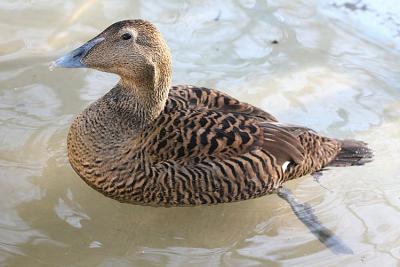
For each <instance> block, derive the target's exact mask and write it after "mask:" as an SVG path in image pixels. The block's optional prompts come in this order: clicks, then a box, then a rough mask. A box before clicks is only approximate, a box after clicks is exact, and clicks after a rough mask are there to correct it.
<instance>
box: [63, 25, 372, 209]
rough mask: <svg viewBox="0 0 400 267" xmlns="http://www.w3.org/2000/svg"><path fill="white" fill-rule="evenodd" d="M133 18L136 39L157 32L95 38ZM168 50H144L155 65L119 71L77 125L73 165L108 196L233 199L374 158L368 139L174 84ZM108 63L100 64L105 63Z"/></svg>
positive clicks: (155, 200)
mask: <svg viewBox="0 0 400 267" xmlns="http://www.w3.org/2000/svg"><path fill="white" fill-rule="evenodd" d="M143 25H144V26H143ZM128 26H129V27H133V29H135V30H136V31H137V34H138V36H139V37H140V34H141V33H142V32H145V33H146V30H148V29H150V31H151V34H150V35H153V37H154V35H155V34H158V33H157V32H156V33H154V31H155V29H154V27H153V26H152V25H151V24H149V23H148V22H143V21H124V22H119V24H118V23H117V24H114V25H112V26H111V27H110V28H109V29H107V30H105V31H104V32H103V33H102V34H101V35H99V36H100V37H99V36H98V37H96V39H93V40H92V41H90V42H103V40H104V39H106V40H107V38H111V37H110V36H114V35H118V34H121V29H120V28H123V29H124V31H126V29H127V27H128ZM142 27H143V28H142ZM143 29H144V30H143ZM109 31H111V32H112V35H111V34H110V33H108V32H109ZM115 32H117V34H116V33H115ZM125 37H126V36H125ZM139 37H137V38H138V39H137V40H136V42H137V43H138V44H140V39H139ZM145 37H146V38H149V37H148V36H145ZM153 37H151V38H153ZM99 38H100V39H102V40H100V41H98V39H99ZM151 38H150V39H151ZM154 38H155V37H154ZM157 38H160V37H159V36H157ZM145 40H146V41H148V39H145ZM157 41H159V40H157ZM90 42H89V43H90ZM141 42H142V43H143V41H141ZM156 45H158V43H157V44H153V43H152V44H151V45H147V46H146V49H147V48H148V47H151V48H154V47H156ZM93 46H94V48H96V49H92V48H93ZM93 46H91V47H90V48H89V49H88V50H87V51H85V53H81V54H83V57H84V60H85V64H87V65H89V64H92V65H93V64H94V63H93V62H94V59H93V57H94V56H93V55H95V54H96V53H99V51H105V49H106V48H107V47H103V48H102V47H101V43H100V45H99V46H100V48H97V46H95V45H93ZM134 49H136V48H134ZM141 49H142V48H141ZM92 50H94V51H92ZM96 51H97V52H96ZM140 51H143V50H140ZM163 52H165V47H164V46H161V48H160V47H159V48H157V49H156V54H157V53H159V54H158V55H157V56H158V57H161V59H158V58H157V57H155V58H151V59H149V60H147V59H148V58H147V57H146V58H145V60H143V61H145V65H146V64H154V66H152V67H151V68H149V69H150V70H149V69H146V70H145V71H144V72H143V71H141V72H140V75H139V74H138V73H139V72H138V73H133V74H132V75H131V76H132V77H128V75H126V73H127V72H126V71H123V70H118V71H113V72H115V73H118V74H120V75H121V77H122V79H121V81H120V82H119V83H118V85H116V86H115V87H114V88H113V89H112V90H111V91H110V92H108V93H107V94H106V95H104V96H103V97H102V98H100V99H99V100H97V101H96V102H95V103H93V104H91V105H90V106H89V107H88V108H87V109H85V110H84V111H83V112H82V113H81V114H79V115H78V116H77V117H76V119H75V120H74V122H73V123H72V126H71V129H70V132H69V135H68V155H69V159H70V162H71V165H72V166H73V168H74V170H75V171H76V172H77V173H78V174H79V175H80V176H81V177H82V178H83V180H84V181H85V182H86V183H88V184H89V185H90V186H92V187H93V188H94V189H96V190H98V191H99V192H101V193H103V194H104V195H106V196H108V197H111V198H113V199H116V200H118V201H121V202H128V203H134V204H143V205H154V206H184V205H186V206H187V205H200V204H217V203H224V202H233V201H239V200H245V199H249V198H255V197H259V196H262V195H265V194H267V193H271V192H273V191H274V190H275V189H277V188H278V187H280V186H281V185H282V183H284V182H285V181H287V180H290V179H294V178H298V177H300V176H303V175H305V174H308V173H313V172H315V171H318V170H320V169H322V168H323V167H324V166H326V165H328V164H334V165H335V164H338V165H343V166H345V165H357V164H362V163H364V162H365V161H367V160H368V159H369V158H370V157H371V154H370V151H369V150H368V149H367V148H366V147H365V144H364V143H362V142H357V141H339V140H335V139H330V138H326V137H322V136H320V135H318V134H316V133H315V132H313V131H311V130H310V129H308V128H303V127H298V126H292V125H284V124H281V123H278V122H277V120H276V119H275V118H274V117H273V116H271V115H270V114H268V113H266V112H264V111H262V110H261V109H258V108H256V107H254V106H252V105H250V104H246V103H242V102H240V101H238V100H236V99H234V98H232V97H230V96H227V95H225V94H223V93H221V92H219V91H217V90H213V89H206V88H199V87H194V86H175V87H172V88H170V74H169V73H168V71H169V66H168V67H165V66H164V65H165V64H167V63H166V62H169V57H168V58H167V59H165V58H164V59H163V58H162V57H163V55H162V53H163ZM136 53H137V52H136ZM143 53H148V52H143ZM75 54H76V53H75ZM88 54H89V56H88ZM160 55H161V56H160ZM79 56H81V55H79ZM135 56H136V55H135ZM151 56H152V55H151ZM81 60H82V59H81ZM136 60H137V59H136ZM140 60H142V59H141V58H140ZM149 62H150V63H149ZM154 62H155V63H154ZM160 62H161V63H160ZM62 64H65V63H64V62H63V63H62ZM74 64H75V63H74ZM96 64H97V63H96ZM102 64H103V65H100V67H99V64H97V65H95V66H94V67H95V68H98V69H101V70H106V71H107V70H108V69H105V67H104V63H102ZM133 64H134V63H133ZM160 66H161V67H160ZM140 67H142V65H140V66H139V67H138V66H137V65H136V66H135V68H140ZM149 72H150V74H149ZM138 77H139V78H138ZM146 79H148V80H146Z"/></svg>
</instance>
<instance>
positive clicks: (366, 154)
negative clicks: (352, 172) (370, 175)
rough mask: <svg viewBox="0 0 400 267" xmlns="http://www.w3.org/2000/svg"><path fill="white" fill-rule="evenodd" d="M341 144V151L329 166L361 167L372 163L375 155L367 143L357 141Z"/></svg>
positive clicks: (344, 141)
mask: <svg viewBox="0 0 400 267" xmlns="http://www.w3.org/2000/svg"><path fill="white" fill-rule="evenodd" d="M340 143H341V150H340V152H339V153H338V154H337V156H336V157H335V159H334V160H332V161H331V162H330V163H329V164H328V165H329V166H334V167H346V166H359V165H364V164H365V163H368V162H371V161H372V158H373V153H372V150H371V149H369V148H368V146H367V143H364V142H362V141H356V140H340Z"/></svg>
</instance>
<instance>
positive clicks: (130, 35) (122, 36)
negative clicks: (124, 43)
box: [121, 33, 132, 40]
mask: <svg viewBox="0 0 400 267" xmlns="http://www.w3.org/2000/svg"><path fill="white" fill-rule="evenodd" d="M121 38H122V39H123V40H129V39H131V38H132V34H130V33H124V34H123V35H121Z"/></svg>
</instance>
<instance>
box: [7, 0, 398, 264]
mask: <svg viewBox="0 0 400 267" xmlns="http://www.w3.org/2000/svg"><path fill="white" fill-rule="evenodd" d="M355 2H360V1H348V2H345V1H339V0H337V1H328V0H327V1H322V0H321V1H316V0H314V1H306V0H296V1H283V0H282V1H272V0H271V1H268V2H266V1H257V2H256V1H223V2H222V1H211V0H210V1H191V2H189V1H184V2H182V1H144V0H143V1H130V2H129V3H128V2H125V1H100V0H99V1H96V0H90V1H78V0H74V1H11V0H9V1H7V0H4V1H1V2H0V32H1V33H2V34H1V35H0V174H1V175H0V265H1V266H101V267H105V266H170V267H177V266H375V265H377V264H379V265H380V266H397V265H398V263H399V261H400V238H399V236H400V235H399V234H400V231H399V228H398V223H399V221H400V199H399V197H400V182H399V180H400V172H399V171H400V167H399V164H398V159H399V156H400V152H399V151H400V126H399V123H400V68H399V63H398V62H400V51H399V50H400V49H399V45H398V44H399V43H400V42H399V40H400V38H399V36H398V35H396V33H395V32H396V30H397V29H398V26H397V29H396V28H394V26H393V25H397V24H396V23H397V21H399V18H396V17H393V16H395V14H396V11H395V10H394V7H395V6H396V5H389V4H382V5H381V6H379V5H377V4H376V2H375V1H367V0H364V1H361V3H359V4H358V7H360V6H361V7H362V5H363V4H365V5H367V8H366V9H363V8H352V7H354V4H353V6H352V5H351V3H355ZM372 2H374V3H375V4H373V5H372V4H371V3H372ZM392 2H393V3H395V2H396V1H392ZM349 3H350V4H349ZM382 3H390V2H389V1H382ZM381 13H382V14H383V15H381V16H379V14H381ZM376 14H378V15H376ZM397 14H398V13H397ZM385 16H386V17H390V18H392V19H387V20H385V19H384V18H385ZM138 17H141V18H146V19H149V20H151V21H153V22H155V23H156V24H157V26H158V27H159V28H160V29H161V31H162V32H163V34H164V36H165V38H166V39H167V41H168V43H169V45H170V47H171V50H172V52H173V55H174V56H173V61H174V83H175V84H181V83H189V84H196V85H201V86H209V87H216V88H220V89H221V90H223V91H225V92H227V93H229V94H231V95H234V96H235V97H237V98H240V99H242V100H243V101H246V102H250V103H252V104H254V105H256V106H259V107H262V108H264V109H266V110H268V111H270V112H271V113H272V114H274V115H276V116H277V117H278V118H280V119H281V120H282V121H284V122H290V123H297V124H303V125H306V126H309V127H311V128H314V129H315V130H318V131H320V132H321V133H324V134H327V135H330V136H336V137H341V138H345V137H346V138H354V137H357V138H359V139H362V140H364V141H366V142H368V143H369V144H370V146H371V147H372V148H373V150H374V151H375V161H374V162H373V163H371V164H368V165H366V166H363V167H351V168H343V169H332V170H330V171H327V172H325V173H324V174H323V176H322V177H320V178H319V182H320V183H321V184H318V183H316V182H315V181H314V180H313V178H312V177H311V176H306V177H303V178H302V179H298V180H296V181H292V182H290V183H287V184H286V186H287V187H288V188H290V190H291V191H292V193H293V195H294V196H295V197H296V198H297V199H298V200H299V201H301V202H302V203H308V205H310V206H311V207H312V208H313V210H314V213H315V215H316V216H317V217H318V219H319V221H320V222H321V223H323V225H324V227H326V228H327V229H329V230H330V231H332V233H334V234H335V235H336V236H337V237H338V238H340V240H342V241H343V242H344V243H345V244H346V245H347V246H348V247H349V248H350V249H351V250H352V251H353V254H349V255H342V254H334V253H332V251H331V250H329V249H328V248H327V247H326V246H324V245H323V244H322V243H321V242H320V241H319V240H318V239H317V238H316V237H315V236H314V235H313V234H312V233H311V232H310V231H309V229H308V228H307V227H306V226H305V225H304V224H303V223H302V222H300V221H299V220H298V219H297V218H296V216H295V215H294V213H293V211H292V210H291V207H290V205H288V203H287V202H285V201H284V200H282V199H281V198H279V197H278V196H277V195H270V196H266V197H263V198H259V199H256V200H250V201H245V202H240V203H234V204H227V205H220V206H212V207H197V208H169V209H165V208H151V207H140V206H131V205H126V204H120V203H118V202H115V201H113V200H110V199H107V198H105V197H103V196H102V195H100V194H99V193H97V192H95V191H94V190H92V189H90V188H89V187H88V186H87V185H86V184H85V183H84V182H83V181H81V180H80V179H79V178H78V177H77V175H76V174H75V173H74V172H73V170H72V169H71V167H70V166H69V164H68V161H67V156H66V134H67V130H68V127H69V124H70V122H71V120H72V118H73V116H74V114H76V113H78V112H79V111H80V110H82V109H83V108H84V107H85V106H87V105H88V104H89V103H90V102H91V101H93V100H95V99H96V98H97V97H99V96H101V95H102V94H104V93H105V92H106V91H107V90H108V89H109V88H111V86H112V85H113V84H114V83H115V82H116V81H117V79H118V78H117V77H115V76H113V75H110V74H103V73H99V72H96V71H92V70H82V69H79V70H55V71H52V72H50V71H49V69H48V65H49V62H51V61H52V60H54V59H55V58H57V57H59V56H60V55H62V54H63V53H65V52H67V51H69V50H71V49H73V48H75V47H77V46H78V45H80V44H82V43H83V42H84V41H86V40H88V39H90V38H92V37H93V36H94V35H96V34H97V33H98V32H99V31H101V30H103V29H104V28H105V27H106V26H108V25H109V24H111V23H113V22H115V21H117V20H120V19H125V18H138ZM357 18H359V19H357ZM382 18H383V19H382ZM382 20H383V22H382ZM349 22H351V23H350V24H349ZM385 23H387V27H386V26H385ZM379 29H387V31H382V30H379ZM393 29H394V31H393ZM274 41H277V42H278V43H277V44H276V42H274ZM274 43H275V44H274ZM321 185H322V186H321ZM327 189H328V190H327Z"/></svg>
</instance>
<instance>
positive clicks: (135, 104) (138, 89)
mask: <svg viewBox="0 0 400 267" xmlns="http://www.w3.org/2000/svg"><path fill="white" fill-rule="evenodd" d="M154 80H155V81H154V82H143V83H140V82H133V80H131V79H128V78H121V80H120V81H119V83H118V84H117V86H115V87H114V88H113V89H112V91H111V93H112V98H111V99H112V102H113V105H114V107H115V109H116V111H117V112H118V113H119V114H120V116H122V117H123V118H126V119H127V120H128V121H129V122H130V123H131V125H133V127H134V128H136V130H139V129H143V128H144V127H146V126H147V125H149V124H150V123H151V122H152V121H154V120H155V119H156V118H157V117H158V116H159V115H160V113H161V112H162V111H163V109H164V107H165V103H166V101H167V98H168V93H169V89H170V87H171V81H170V75H166V76H162V77H157V79H154Z"/></svg>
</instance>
